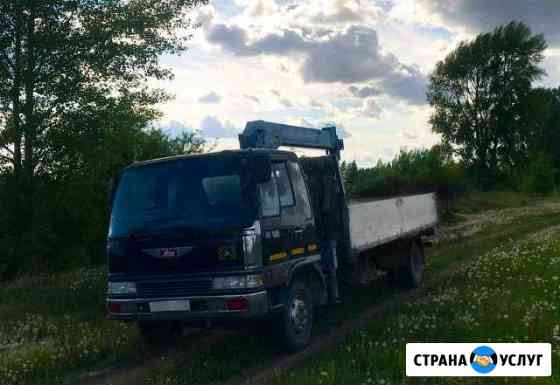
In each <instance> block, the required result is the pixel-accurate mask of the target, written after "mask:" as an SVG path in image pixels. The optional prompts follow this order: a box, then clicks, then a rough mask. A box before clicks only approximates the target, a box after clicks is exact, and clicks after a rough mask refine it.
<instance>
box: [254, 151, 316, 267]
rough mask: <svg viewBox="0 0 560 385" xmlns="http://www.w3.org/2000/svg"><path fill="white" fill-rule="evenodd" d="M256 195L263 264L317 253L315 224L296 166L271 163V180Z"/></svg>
mask: <svg viewBox="0 0 560 385" xmlns="http://www.w3.org/2000/svg"><path fill="white" fill-rule="evenodd" d="M259 195H260V197H259V198H260V201H261V202H260V206H261V224H262V230H263V263H264V264H265V265H273V264H278V263H282V262H286V261H289V260H293V259H296V258H302V257H305V256H306V255H309V252H310V251H314V252H315V253H316V252H317V250H318V247H317V245H316V244H315V243H314V242H315V237H314V233H315V228H314V221H313V216H312V214H311V207H310V204H309V198H308V195H307V189H306V186H305V182H304V181H303V176H302V174H301V171H300V170H299V165H298V164H297V163H296V162H295V161H282V162H274V163H273V164H272V178H271V180H270V181H269V182H267V183H264V184H261V185H260V186H259ZM309 246H311V247H309Z"/></svg>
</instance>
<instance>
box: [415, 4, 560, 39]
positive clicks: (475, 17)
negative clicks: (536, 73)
mask: <svg viewBox="0 0 560 385" xmlns="http://www.w3.org/2000/svg"><path fill="white" fill-rule="evenodd" d="M420 3H421V4H422V6H423V7H424V8H425V9H426V10H427V11H428V12H430V13H435V14H437V15H438V16H439V18H440V20H441V21H442V22H443V23H444V24H446V25H448V26H450V27H454V26H462V27H466V28H467V29H469V30H470V31H472V32H482V31H489V30H491V29H493V28H494V27H496V26H498V25H502V24H507V23H509V22H510V21H512V20H517V21H522V22H524V23H526V24H527V25H529V26H530V27H531V29H532V31H533V32H535V33H544V34H545V38H546V39H547V41H548V42H549V43H550V44H551V45H560V28H559V26H558V20H560V1H558V0H507V1H497V0H490V1H489V0H421V1H420Z"/></svg>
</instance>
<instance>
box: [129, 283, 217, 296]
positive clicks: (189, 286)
mask: <svg viewBox="0 0 560 385" xmlns="http://www.w3.org/2000/svg"><path fill="white" fill-rule="evenodd" d="M211 289H212V280H211V279H197V280H188V281H162V282H139V283H138V295H139V296H141V297H143V298H156V297H186V296H191V295H207V294H208V292H209V291H210V290H211Z"/></svg>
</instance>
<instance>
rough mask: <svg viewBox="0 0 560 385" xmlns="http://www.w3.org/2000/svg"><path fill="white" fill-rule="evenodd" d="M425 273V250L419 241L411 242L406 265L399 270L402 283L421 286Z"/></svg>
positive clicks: (408, 286)
mask: <svg viewBox="0 0 560 385" xmlns="http://www.w3.org/2000/svg"><path fill="white" fill-rule="evenodd" d="M423 275H424V251H423V250H422V245H421V243H420V242H418V241H414V242H411V244H410V248H409V252H408V255H406V256H405V266H403V267H402V268H401V269H400V270H399V276H400V277H399V278H400V282H401V285H402V286H404V287H406V288H410V289H414V288H417V287H419V286H420V284H421V283H422V278H423Z"/></svg>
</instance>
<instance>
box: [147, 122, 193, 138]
mask: <svg viewBox="0 0 560 385" xmlns="http://www.w3.org/2000/svg"><path fill="white" fill-rule="evenodd" d="M154 128H157V129H159V130H161V131H163V132H165V133H166V134H169V135H171V136H177V135H180V134H182V133H183V132H192V131H193V129H192V127H190V126H188V125H186V124H185V123H182V122H179V121H178V120H170V121H167V122H158V123H155V124H154Z"/></svg>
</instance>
